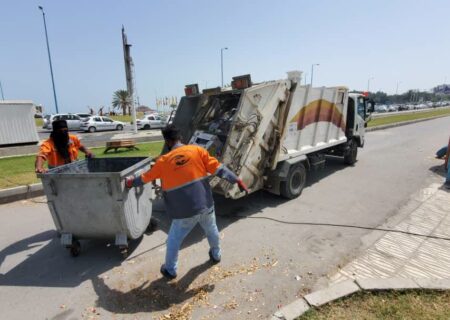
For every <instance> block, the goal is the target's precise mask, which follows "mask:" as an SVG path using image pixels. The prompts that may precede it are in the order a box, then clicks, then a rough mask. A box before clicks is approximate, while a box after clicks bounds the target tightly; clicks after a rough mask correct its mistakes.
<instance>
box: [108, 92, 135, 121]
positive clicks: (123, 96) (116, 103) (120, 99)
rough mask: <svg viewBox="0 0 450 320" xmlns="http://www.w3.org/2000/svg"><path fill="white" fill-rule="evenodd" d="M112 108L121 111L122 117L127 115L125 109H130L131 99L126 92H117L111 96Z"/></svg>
mask: <svg viewBox="0 0 450 320" xmlns="http://www.w3.org/2000/svg"><path fill="white" fill-rule="evenodd" d="M112 106H113V108H114V109H116V108H117V109H122V112H123V115H126V114H127V109H128V110H129V109H130V107H131V97H130V95H129V94H128V91H127V90H117V91H116V92H114V94H113V100H112Z"/></svg>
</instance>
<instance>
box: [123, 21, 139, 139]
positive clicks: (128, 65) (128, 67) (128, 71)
mask: <svg viewBox="0 0 450 320" xmlns="http://www.w3.org/2000/svg"><path fill="white" fill-rule="evenodd" d="M122 44H123V57H124V60H125V77H126V80H127V91H128V96H129V97H130V99H131V118H132V120H133V131H134V133H137V123H136V104H135V102H134V88H133V71H132V70H133V69H132V66H133V59H131V54H130V48H131V44H129V43H128V41H127V35H126V34H125V28H124V26H122Z"/></svg>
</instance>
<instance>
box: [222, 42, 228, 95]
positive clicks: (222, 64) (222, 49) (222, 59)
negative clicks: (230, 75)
mask: <svg viewBox="0 0 450 320" xmlns="http://www.w3.org/2000/svg"><path fill="white" fill-rule="evenodd" d="M223 50H228V48H227V47H225V48H221V49H220V74H221V76H222V88H223Z"/></svg>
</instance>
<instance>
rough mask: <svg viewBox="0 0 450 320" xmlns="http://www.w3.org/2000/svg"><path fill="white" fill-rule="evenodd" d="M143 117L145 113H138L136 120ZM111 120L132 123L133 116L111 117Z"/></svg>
mask: <svg viewBox="0 0 450 320" xmlns="http://www.w3.org/2000/svg"><path fill="white" fill-rule="evenodd" d="M143 115H144V113H143V112H136V119H140V118H142V116H143ZM110 118H111V119H114V120H116V121H122V122H131V116H130V115H127V116H110Z"/></svg>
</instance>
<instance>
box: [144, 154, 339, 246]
mask: <svg viewBox="0 0 450 320" xmlns="http://www.w3.org/2000/svg"><path fill="white" fill-rule="evenodd" d="M326 162H327V164H326V166H325V168H323V169H321V170H318V171H310V172H309V175H308V178H307V183H306V186H305V189H306V188H309V187H311V186H313V185H314V184H315V183H318V182H320V181H321V180H322V179H324V178H326V177H327V176H329V175H331V174H333V173H335V172H337V171H340V170H342V169H345V168H348V166H347V165H345V164H344V163H343V160H342V158H338V157H327V159H326ZM300 198H301V195H300ZM288 201H290V200H288V199H285V198H283V197H281V196H278V195H275V194H272V193H269V192H266V191H257V192H254V193H252V194H250V195H248V196H246V197H243V198H240V199H237V200H232V199H227V198H225V197H223V196H219V195H214V202H215V208H216V216H217V227H218V228H219V231H221V230H223V229H226V228H227V227H228V226H229V225H231V224H233V223H234V222H236V221H238V220H240V219H242V218H243V217H247V216H252V215H255V214H258V213H260V212H262V211H263V210H264V209H267V208H276V207H278V206H280V205H282V204H283V203H285V202H288ZM153 216H154V217H155V218H156V219H158V220H159V229H161V230H162V231H163V232H165V233H168V232H169V229H170V224H171V220H170V218H169V217H168V216H167V214H166V212H165V207H164V203H163V201H162V200H157V201H154V202H153ZM203 239H204V234H203V231H202V229H201V227H200V226H198V225H197V226H196V227H195V228H194V229H193V231H192V232H191V233H190V234H189V235H188V236H187V237H186V239H185V240H184V242H183V245H182V248H186V247H189V246H191V245H193V244H195V243H197V242H200V241H202V240H203Z"/></svg>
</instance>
